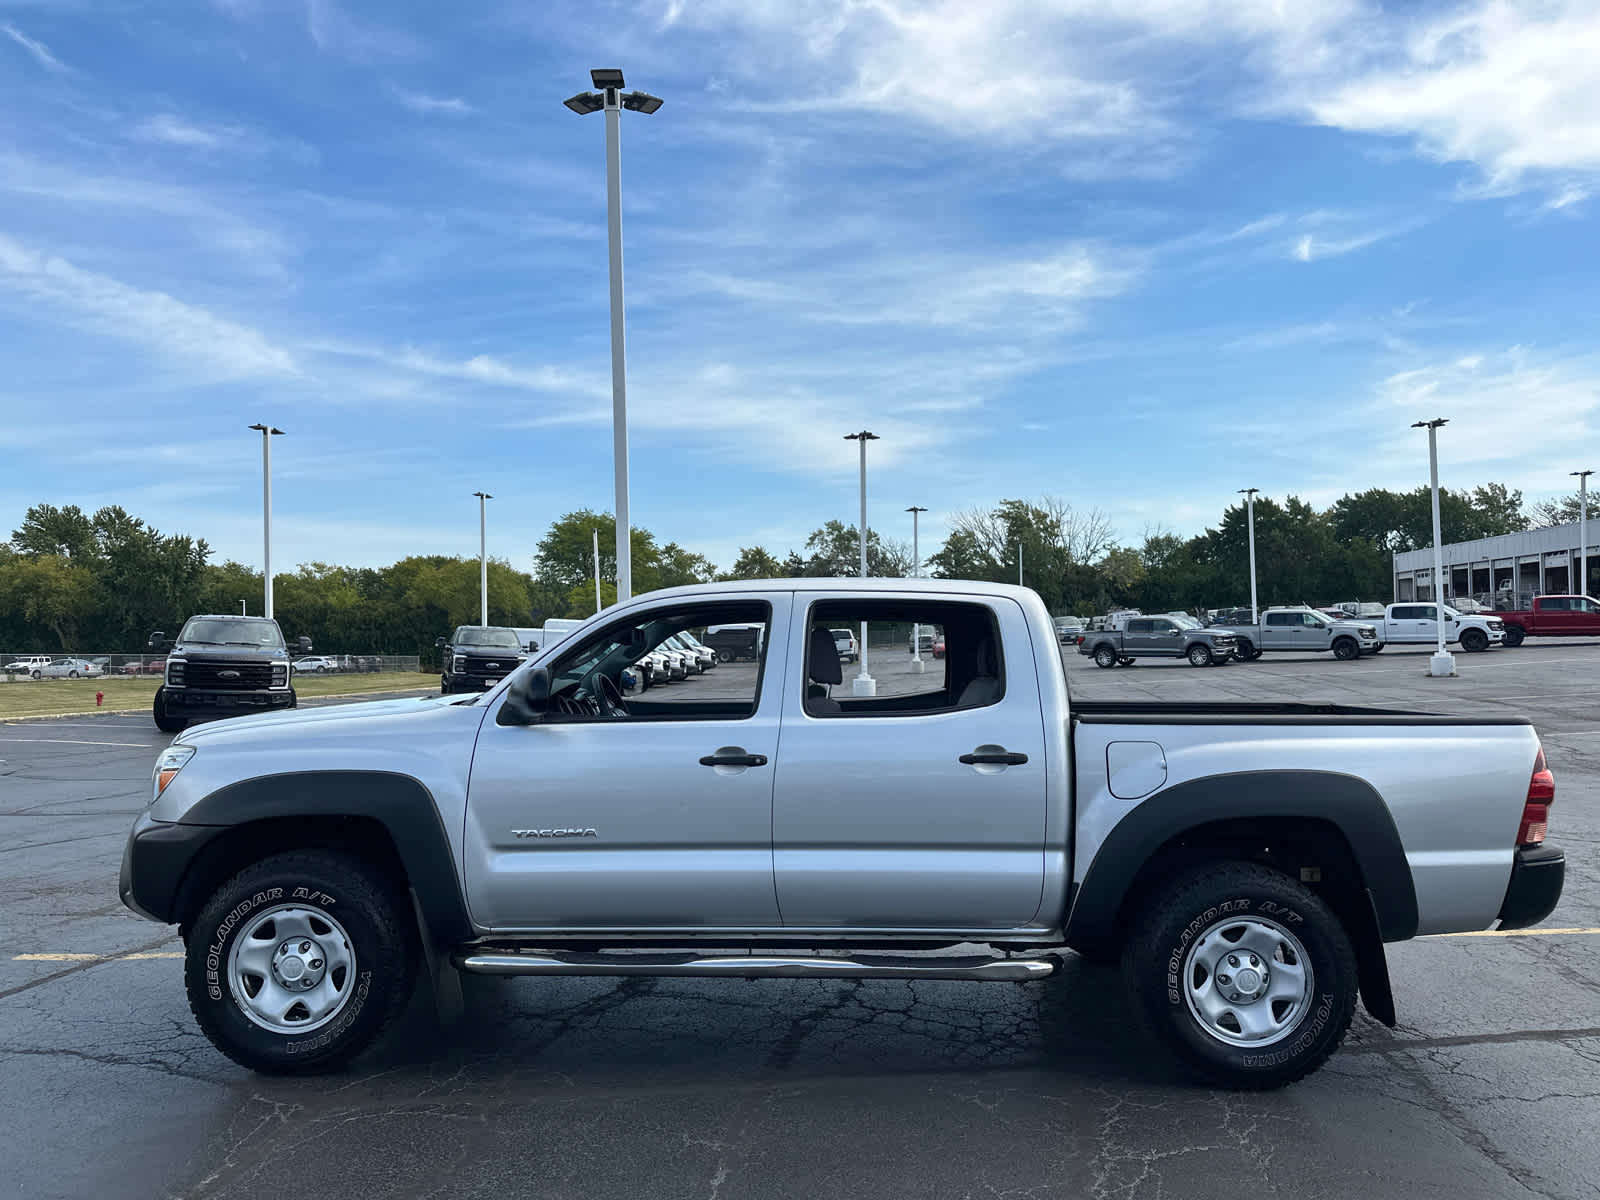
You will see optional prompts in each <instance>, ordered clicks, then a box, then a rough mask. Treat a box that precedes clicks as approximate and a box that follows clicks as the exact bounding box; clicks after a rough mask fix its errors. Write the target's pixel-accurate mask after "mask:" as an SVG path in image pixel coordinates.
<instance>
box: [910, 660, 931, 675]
mask: <svg viewBox="0 0 1600 1200" xmlns="http://www.w3.org/2000/svg"><path fill="white" fill-rule="evenodd" d="M927 669H928V664H927V663H925V662H923V661H922V660H921V659H920V658H913V659H912V660H911V673H912V674H913V675H921V674H922V673H923V672H924V671H926V670H927Z"/></svg>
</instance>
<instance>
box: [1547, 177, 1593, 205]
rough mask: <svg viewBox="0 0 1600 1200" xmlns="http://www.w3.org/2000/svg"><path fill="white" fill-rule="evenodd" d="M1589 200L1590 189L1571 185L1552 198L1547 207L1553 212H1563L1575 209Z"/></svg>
mask: <svg viewBox="0 0 1600 1200" xmlns="http://www.w3.org/2000/svg"><path fill="white" fill-rule="evenodd" d="M1588 198H1589V189H1588V188H1586V187H1579V186H1578V185H1577V184H1575V183H1569V184H1567V186H1566V187H1564V188H1562V189H1561V191H1560V192H1558V193H1557V194H1556V195H1554V196H1552V197H1550V199H1549V200H1548V201H1547V202H1546V203H1545V207H1546V208H1548V209H1550V210H1551V211H1552V212H1561V211H1563V210H1564V209H1569V208H1575V207H1577V206H1578V205H1580V204H1582V203H1583V202H1584V201H1585V200H1587V199H1588Z"/></svg>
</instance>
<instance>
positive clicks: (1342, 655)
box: [1333, 637, 1361, 662]
mask: <svg viewBox="0 0 1600 1200" xmlns="http://www.w3.org/2000/svg"><path fill="white" fill-rule="evenodd" d="M1333 656H1334V657H1335V658H1337V659H1338V660H1339V661H1340V662H1353V661H1355V660H1356V659H1358V658H1360V657H1361V644H1360V643H1359V642H1357V641H1356V640H1355V638H1348V637H1346V638H1340V639H1339V640H1338V641H1337V642H1335V643H1334V644H1333Z"/></svg>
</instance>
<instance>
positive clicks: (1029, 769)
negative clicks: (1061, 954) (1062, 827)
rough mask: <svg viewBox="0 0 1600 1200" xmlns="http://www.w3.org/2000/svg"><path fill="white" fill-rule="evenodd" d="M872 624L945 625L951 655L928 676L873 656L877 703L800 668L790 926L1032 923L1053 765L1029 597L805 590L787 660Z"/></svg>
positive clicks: (792, 771) (789, 777)
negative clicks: (833, 635) (821, 632)
mask: <svg viewBox="0 0 1600 1200" xmlns="http://www.w3.org/2000/svg"><path fill="white" fill-rule="evenodd" d="M863 620H865V621H866V622H867V623H868V626H869V629H870V630H871V631H872V636H873V637H874V639H875V640H876V639H877V638H879V637H882V638H883V639H884V640H886V641H887V640H888V639H889V638H894V639H895V640H898V638H899V637H903V636H904V634H903V633H898V632H897V630H898V629H900V628H902V627H904V626H908V625H910V624H911V623H913V622H914V621H916V622H920V623H922V624H928V625H938V626H940V627H941V628H942V629H943V632H944V638H945V647H946V654H945V657H944V658H942V659H939V660H936V661H935V662H933V663H929V664H928V665H927V670H926V671H924V672H922V673H916V672H914V671H913V670H912V669H911V664H910V661H909V657H908V656H904V655H884V656H883V657H882V658H879V657H878V656H876V655H874V656H872V658H871V663H872V667H873V674H874V676H875V677H876V678H875V688H876V693H877V694H876V696H874V697H872V698H870V699H867V698H858V697H857V696H856V695H855V694H854V689H853V688H852V689H850V690H849V691H846V690H845V689H844V688H843V687H840V686H839V685H837V684H836V685H834V686H833V687H832V693H833V694H832V695H831V696H830V695H824V694H822V693H824V692H826V691H827V690H828V689H827V687H826V686H825V685H822V684H817V685H813V686H812V687H811V688H810V689H808V688H807V687H806V686H805V685H804V683H803V677H805V676H809V675H811V674H812V670H811V669H810V668H809V667H802V668H801V669H799V670H791V671H790V673H789V678H788V680H787V681H786V684H785V695H784V709H783V738H782V751H781V754H780V757H779V761H778V770H777V777H776V781H775V785H774V790H773V867H774V872H775V876H776V881H777V892H778V904H779V907H780V908H781V910H782V914H783V923H784V926H785V927H786V928H794V929H819V930H830V929H841V928H842V929H853V930H862V929H882V930H911V929H931V930H944V931H964V930H972V931H978V930H987V929H992V930H1000V929H1014V928H1017V927H1021V926H1026V925H1028V924H1030V923H1031V922H1032V921H1033V920H1034V918H1035V916H1036V915H1037V913H1038V911H1039V905H1040V897H1041V891H1042V889H1043V886H1044V833H1045V813H1046V784H1047V779H1048V772H1047V763H1046V762H1045V756H1044V754H1045V742H1044V728H1043V715H1042V712H1041V708H1040V699H1039V681H1038V676H1037V671H1036V668H1035V664H1034V659H1033V651H1032V643H1031V638H1030V633H1029V628H1028V625H1027V621H1026V618H1025V615H1024V612H1023V609H1022V606H1021V605H1020V604H1018V603H1017V602H1016V601H1014V600H1010V599H1004V598H995V597H982V596H974V597H970V598H958V597H951V596H948V595H940V596H938V597H936V598H930V597H929V596H928V595H927V594H926V593H924V594H920V595H917V594H912V595H908V596H904V597H895V596H893V595H892V594H890V595H887V596H886V595H883V594H879V593H874V594H873V595H872V596H870V597H859V598H855V599H851V600H838V599H834V598H827V599H824V600H816V601H810V602H808V601H807V598H806V594H805V593H804V592H799V593H796V597H795V612H794V616H793V619H792V623H791V628H790V633H789V639H788V641H789V660H790V662H792V663H806V662H807V653H808V651H809V650H812V649H816V650H818V651H821V650H824V649H827V648H828V647H829V646H830V643H828V642H826V641H823V640H821V639H817V638H816V635H815V634H813V632H812V631H813V630H814V629H817V628H826V626H827V625H842V624H846V623H848V624H851V625H855V624H857V623H859V622H861V621H863ZM1050 650H1051V655H1052V657H1053V656H1054V654H1055V653H1056V651H1055V648H1054V647H1053V646H1052V647H1051V648H1050ZM808 693H809V694H808ZM963 759H965V760H966V761H963Z"/></svg>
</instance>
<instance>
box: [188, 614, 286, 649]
mask: <svg viewBox="0 0 1600 1200" xmlns="http://www.w3.org/2000/svg"><path fill="white" fill-rule="evenodd" d="M178 640H179V641H180V642H186V643H190V644H195V645H202V646H261V647H264V648H267V649H272V650H282V649H283V631H282V630H281V629H279V628H278V623H277V622H276V621H262V620H254V621H245V620H229V619H228V618H227V617H193V618H191V619H190V620H188V621H186V622H184V626H183V632H182V633H180V634H179V635H178Z"/></svg>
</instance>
